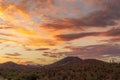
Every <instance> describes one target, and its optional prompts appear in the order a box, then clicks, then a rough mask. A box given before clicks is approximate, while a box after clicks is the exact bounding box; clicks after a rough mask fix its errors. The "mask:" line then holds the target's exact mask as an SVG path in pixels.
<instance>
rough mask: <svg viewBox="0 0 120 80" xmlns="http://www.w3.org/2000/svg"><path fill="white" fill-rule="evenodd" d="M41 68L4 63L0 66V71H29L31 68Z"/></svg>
mask: <svg viewBox="0 0 120 80" xmlns="http://www.w3.org/2000/svg"><path fill="white" fill-rule="evenodd" d="M40 67H41V66H40V65H39V66H38V65H22V64H17V63H14V62H11V61H9V62H6V63H2V64H0V69H31V68H40Z"/></svg>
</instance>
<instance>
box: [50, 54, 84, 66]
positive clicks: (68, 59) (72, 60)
mask: <svg viewBox="0 0 120 80" xmlns="http://www.w3.org/2000/svg"><path fill="white" fill-rule="evenodd" d="M81 61H82V59H80V58H79V57H74V56H68V57H65V58H63V59H61V60H60V61H57V62H55V63H53V64H51V65H50V66H62V65H66V64H72V63H79V62H81Z"/></svg>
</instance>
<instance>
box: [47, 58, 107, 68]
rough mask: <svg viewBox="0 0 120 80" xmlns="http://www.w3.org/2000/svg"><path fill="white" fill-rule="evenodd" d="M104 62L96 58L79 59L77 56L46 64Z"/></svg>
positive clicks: (54, 65) (67, 64)
mask: <svg viewBox="0 0 120 80" xmlns="http://www.w3.org/2000/svg"><path fill="white" fill-rule="evenodd" d="M103 63H106V62H103V61H100V60H97V59H85V60H83V59H80V58H79V57H73V56H71V57H65V58H63V59H61V60H59V61H57V62H55V63H53V64H50V65H47V66H50V67H57V66H69V65H78V64H79V65H80V64H103Z"/></svg>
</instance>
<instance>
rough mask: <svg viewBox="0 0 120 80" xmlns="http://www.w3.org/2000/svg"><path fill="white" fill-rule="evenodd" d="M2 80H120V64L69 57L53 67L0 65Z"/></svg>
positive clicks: (0, 79) (9, 63)
mask: <svg viewBox="0 0 120 80" xmlns="http://www.w3.org/2000/svg"><path fill="white" fill-rule="evenodd" d="M0 76H1V77H0V80H120V64H118V63H106V62H102V61H99V60H95V59H88V60H82V59H79V58H77V57H67V58H64V59H62V60H60V61H58V62H56V63H53V64H51V65H47V66H44V67H40V66H24V65H18V64H15V63H12V62H8V63H4V64H1V65H0Z"/></svg>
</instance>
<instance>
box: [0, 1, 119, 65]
mask: <svg viewBox="0 0 120 80" xmlns="http://www.w3.org/2000/svg"><path fill="white" fill-rule="evenodd" d="M66 56H78V57H80V58H82V59H86V58H95V59H100V60H104V61H109V60H110V59H113V58H114V59H116V61H120V0H0V63H3V62H7V61H13V62H16V63H20V64H50V63H53V62H55V61H58V60H59V59H62V58H64V57H66Z"/></svg>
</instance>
